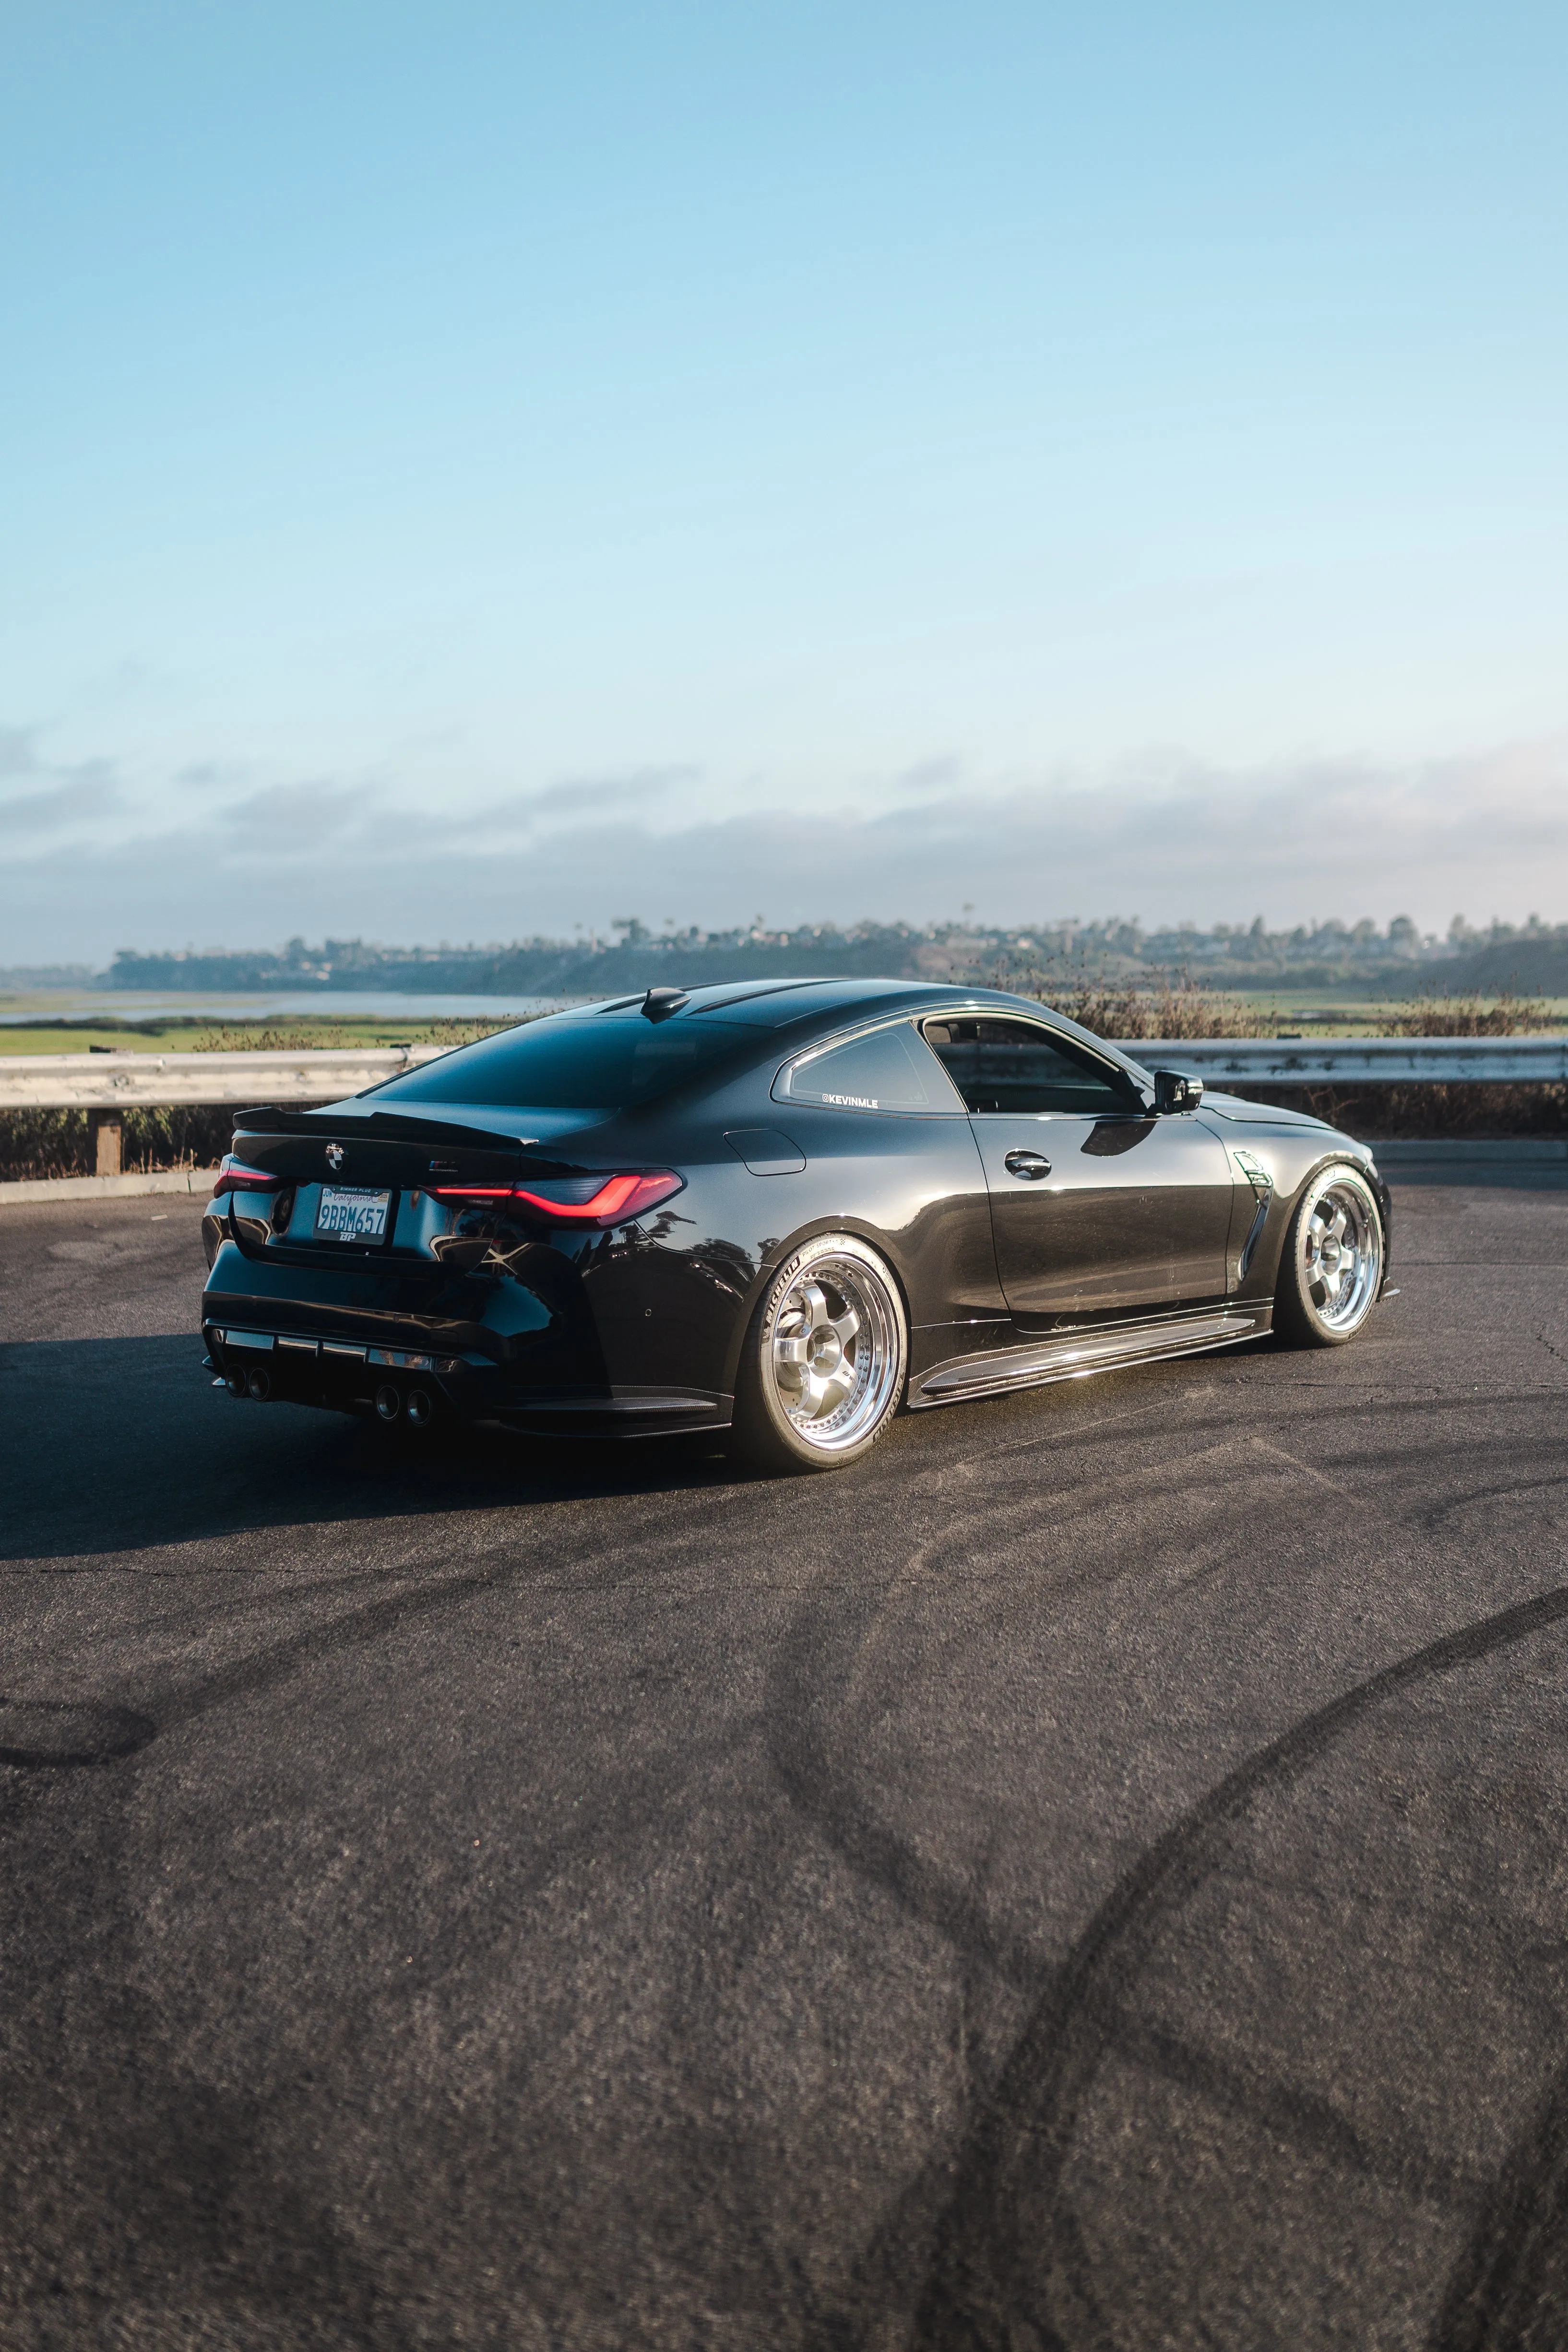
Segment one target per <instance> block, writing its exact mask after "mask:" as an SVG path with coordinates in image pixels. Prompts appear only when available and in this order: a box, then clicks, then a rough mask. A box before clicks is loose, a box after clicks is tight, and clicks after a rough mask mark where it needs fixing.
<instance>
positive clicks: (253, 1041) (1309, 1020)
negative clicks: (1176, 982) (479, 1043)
mask: <svg viewBox="0 0 1568 2352" xmlns="http://www.w3.org/2000/svg"><path fill="white" fill-rule="evenodd" d="M1194 996H1195V998H1196V999H1197V1000H1198V1001H1199V1002H1201V1003H1203V1004H1205V1005H1207V1006H1210V1007H1212V1008H1213V1009H1214V1011H1215V1013H1229V1014H1231V1015H1232V1016H1241V1017H1243V1018H1254V1019H1256V1020H1257V1021H1258V1023H1259V1024H1261V1026H1262V1029H1263V1033H1264V1034H1274V1035H1279V1034H1298V1033H1299V1034H1301V1035H1303V1036H1310V1037H1355V1036H1376V1035H1379V1034H1383V1033H1384V1032H1385V1031H1387V1030H1388V1029H1389V1028H1390V1027H1391V1026H1392V1025H1393V1024H1394V1021H1395V1020H1396V1019H1397V1018H1398V1017H1399V1016H1400V1015H1401V1014H1402V1013H1409V1012H1410V1011H1411V1010H1412V1009H1413V1008H1414V1007H1415V1005H1416V1004H1418V1003H1439V1004H1440V1003H1442V1002H1443V1000H1442V998H1441V997H1436V998H1429V997H1424V996H1412V997H1408V998H1405V999H1404V1000H1401V1001H1395V1000H1394V999H1392V998H1389V997H1386V996H1385V997H1370V996H1363V995H1354V994H1352V993H1351V992H1348V991H1347V992H1346V993H1345V994H1344V995H1342V996H1340V995H1336V994H1335V993H1334V992H1333V991H1331V990H1324V989H1321V988H1317V989H1301V990H1293V989H1289V988H1279V989H1270V990H1268V991H1267V992H1265V991H1257V990H1245V989H1217V988H1215V989H1202V990H1199V991H1196V992H1194ZM1193 1009H1194V1011H1195V1010H1196V1009H1197V1007H1196V1004H1194V1008H1193ZM35 1011H36V1018H34V1019H31V1020H28V1021H26V1022H16V1023H15V1024H13V1023H11V1022H8V1021H0V1055H5V1054H85V1053H86V1052H88V1051H89V1048H90V1047H92V1046H94V1045H100V1046H108V1047H109V1048H110V1050H113V1049H115V1048H119V1049H120V1050H121V1051H122V1052H129V1053H159V1052H164V1053H170V1052H172V1053H187V1054H188V1053H203V1052H205V1053H210V1052H213V1051H214V1050H215V1049H217V1048H220V1047H222V1048H226V1049H228V1050H230V1051H234V1052H238V1051H242V1050H243V1049H244V1048H245V1047H246V1046H252V1047H255V1048H256V1049H258V1050H259V1051H264V1052H265V1051H271V1052H278V1053H289V1052H294V1051H297V1050H299V1049H300V1048H301V1047H304V1046H311V1045H314V1046H322V1047H340V1048H343V1047H353V1046H364V1045H463V1044H465V1043H466V1042H467V1041H468V1039H469V1038H470V1037H481V1036H485V1035H488V1034H489V1033H490V1031H492V1030H495V1029H503V1028H508V1027H510V1026H511V1025H512V1024H513V1023H515V1022H516V1021H518V1020H520V1019H521V1018H522V1017H524V1016H522V1015H521V1014H517V1013H505V1012H500V1013H496V1014H495V1015H494V1016H493V1017H492V1018H490V1019H488V1020H465V1021H453V1020H442V1019H431V1020H427V1021H422V1020H419V1019H418V1018H417V1017H415V1016H410V1015H406V1014H405V1015H397V1016H387V1015H382V1016H379V1017H378V1016H376V1015H375V1014H373V1013H353V1014H349V1015H333V1014H331V1013H272V1014H257V1015H254V1016H242V1017H239V1018H236V1019H227V1020H215V1019H213V1018H212V1017H210V1016H209V1015H207V1014H205V1013H169V1012H160V1013H152V1014H149V1015H147V1016H146V1017H144V1018H142V1019H135V1018H129V1017H121V1016H119V1015H116V1014H113V1013H90V1014H86V1015H81V1014H77V1015H73V1014H72V1012H71V1010H70V1007H69V1002H68V999H62V998H58V997H56V998H52V999H36V998H35V999H29V998H26V997H16V996H13V997H6V996H4V995H0V1014H6V1013H34V1012H35ZM1530 1011H1531V1026H1532V1027H1533V1026H1535V1025H1536V1024H1537V1023H1538V1022H1540V1023H1544V1024H1546V1025H1547V1026H1549V1027H1551V1028H1552V1029H1559V1028H1568V997H1548V998H1545V999H1541V1000H1535V1001H1532V1003H1531V1006H1530ZM1080 1017H1083V1016H1082V1014H1080ZM1091 1025H1093V1024H1091ZM1222 1025H1224V1024H1222ZM1186 1034H1198V1033H1197V1032H1196V1031H1195V1030H1188V1031H1187V1033H1186Z"/></svg>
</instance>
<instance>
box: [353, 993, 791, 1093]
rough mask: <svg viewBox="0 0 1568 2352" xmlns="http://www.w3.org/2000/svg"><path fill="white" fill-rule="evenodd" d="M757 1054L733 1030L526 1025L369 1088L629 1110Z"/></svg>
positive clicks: (629, 1022)
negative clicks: (733, 1062)
mask: <svg viewBox="0 0 1568 2352" xmlns="http://www.w3.org/2000/svg"><path fill="white" fill-rule="evenodd" d="M755 1050H756V1047H755V1043H754V1041H753V1040H752V1039H751V1038H749V1037H745V1036H737V1035H736V1034H735V1032H734V1031H733V1030H732V1029H730V1030H725V1029H719V1028H711V1029H710V1028H707V1027H700V1026H699V1024H697V1023H696V1022H694V1021H687V1022H679V1021H661V1022H652V1021H645V1020H644V1019H643V1017H642V1015H641V1013H633V1014H631V1015H629V1016H627V1017H625V1018H620V1019H616V1018H614V1017H612V1018H608V1019H606V1018H604V1017H602V1016H594V1017H590V1018H589V1019H588V1020H585V1021H583V1020H564V1021H563V1020H560V1019H555V1020H545V1021H539V1022H532V1023H531V1024H529V1026H528V1027H527V1028H526V1029H508V1030H504V1031H503V1032H502V1033H501V1034H500V1036H499V1037H483V1038H481V1039H480V1040H479V1044H478V1045H462V1046H459V1048H458V1051H457V1052H456V1053H455V1054H446V1055H442V1057H441V1059H440V1060H439V1061H438V1062H430V1063H428V1064H426V1067H425V1068H424V1069H422V1070H410V1071H409V1073H408V1075H407V1076H406V1077H402V1078H393V1079H392V1080H390V1082H389V1083H388V1084H387V1085H386V1086H384V1087H377V1088H376V1089H375V1100H376V1102H377V1104H378V1105H379V1104H381V1103H387V1102H398V1103H486V1104H489V1105H492V1106H498V1107H504V1108H507V1109H516V1110H521V1109H533V1110H601V1111H605V1112H608V1111H615V1110H629V1109H631V1108H633V1107H634V1106H635V1105H637V1104H638V1103H647V1102H655V1101H657V1100H658V1097H659V1096H660V1095H667V1094H671V1093H673V1092H674V1090H675V1088H676V1087H680V1086H684V1085H685V1084H686V1083H687V1081H688V1080H689V1079H691V1078H700V1077H703V1076H706V1075H707V1073H708V1072H709V1071H710V1070H714V1069H717V1068H718V1067H719V1066H720V1064H721V1063H722V1062H727V1061H733V1060H734V1059H735V1058H736V1057H737V1056H743V1055H747V1054H750V1053H754V1052H755Z"/></svg>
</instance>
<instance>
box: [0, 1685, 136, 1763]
mask: <svg viewBox="0 0 1568 2352" xmlns="http://www.w3.org/2000/svg"><path fill="white" fill-rule="evenodd" d="M157 1736H158V1727H157V1725H156V1724H155V1723H154V1722H153V1718H152V1717H151V1716H146V1715H139V1714H138V1713H137V1712H136V1710H135V1708H134V1707H129V1706H100V1705H98V1704H96V1703H95V1702H92V1701H90V1700H69V1699H38V1698H29V1699H17V1698H0V1764H13V1765H17V1766H20V1767H21V1768H22V1769H26V1770H39V1769H43V1770H59V1769H62V1768H68V1767H69V1766H72V1765H80V1764H117V1763H118V1762H119V1761H120V1759H121V1757H122V1756H134V1755H135V1753H136V1751H137V1749H138V1748H145V1747H146V1745H147V1742H148V1741H149V1740H150V1739H155V1738H157Z"/></svg>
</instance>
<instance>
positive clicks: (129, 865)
mask: <svg viewBox="0 0 1568 2352" xmlns="http://www.w3.org/2000/svg"><path fill="white" fill-rule="evenodd" d="M692 775H693V772H692V771H690V770H686V769H680V770H672V769H663V768H652V767H649V768H647V769H640V770H632V771H628V772H626V773H625V774H623V775H618V776H608V777H598V778H593V779H587V780H583V781H575V782H560V783H557V784H553V785H550V786H547V787H545V788H544V789H543V790H542V791H540V792H538V793H519V794H516V795H514V796H510V797H509V798H507V799H505V800H502V801H494V802H491V803H488V804H486V805H484V806H481V807H479V808H478V809H471V810H468V811H465V812H462V813H460V814H432V812H431V811H430V808H429V805H428V803H426V804H424V805H423V806H416V807H414V808H411V809H405V808H401V807H399V806H398V805H397V803H395V800H394V798H393V797H392V794H391V791H390V788H386V789H383V788H381V787H379V786H372V785H369V784H342V783H332V782H319V783H314V784H311V783H302V784H279V785H273V786H270V787H268V788H267V789H266V790H265V791H260V792H257V793H252V794H250V795H249V796H248V797H247V799H246V800H244V801H243V802H241V803H238V804H237V806H236V807H235V808H234V809H232V810H231V811H229V812H228V814H227V815H226V816H225V817H222V818H213V817H209V816H208V815H207V814H205V811H204V812H203V813H202V815H201V818H200V820H199V822H192V823H190V824H183V825H180V826H178V827H175V828H174V829H172V830H170V831H168V832H166V833H163V834H161V835H158V836H156V837H154V836H152V835H142V836H140V837H137V836H135V835H132V836H130V837H125V835H124V832H123V827H122V826H121V827H119V828H112V827H110V826H109V825H108V824H105V825H104V826H103V827H102V829H101V831H100V842H99V845H98V846H97V847H96V848H91V847H89V845H87V844H85V843H84V844H82V845H79V846H76V847H73V849H72V852H71V854H70V856H68V857H65V856H57V855H55V854H53V853H52V852H51V851H50V850H49V846H48V840H47V835H40V836H39V837H38V841H37V848H34V847H33V846H32V844H31V842H30V841H29V842H28V843H27V844H26V845H25V846H26V854H23V849H24V845H22V844H21V843H20V842H19V843H18V846H17V848H16V850H14V851H12V852H11V853H10V854H8V855H7V856H6V858H5V860H3V861H0V940H3V941H4V945H5V957H4V960H5V961H58V960H60V959H62V958H67V957H73V958H74V957H82V956H107V954H108V953H109V952H110V950H111V949H112V948H113V947H114V946H116V945H118V944H120V943H121V941H122V940H130V939H132V937H133V938H134V941H135V943H136V944H139V945H142V946H144V947H155V946H159V945H162V944H165V943H167V942H168V941H170V940H183V939H185V938H188V937H191V936H193V935H195V933H197V932H200V933H202V934H203V935H205V934H206V933H207V932H208V931H209V930H210V929H211V883H212V875H213V870H214V866H215V861H216V864H217V865H218V866H219V867H220V869H221V871H222V872H223V874H224V876H225V877H226V884H233V885H236V886H238V887H239V888H240V889H241V891H242V894H243V895H242V897H241V898H239V899H238V900H237V903H239V904H242V905H243V907H244V910H245V912H244V920H243V929H244V930H245V933H246V937H247V940H269V939H274V938H276V939H283V938H287V937H289V935H291V934H292V933H294V932H298V931H303V932H305V933H307V935H309V936H311V937H320V936H322V935H324V934H331V935H332V936H336V937H339V938H342V937H347V936H352V935H353V934H355V933H359V934H361V935H363V936H364V937H367V938H380V939H385V940H409V941H414V940H423V941H435V940H439V939H441V938H443V937H446V938H450V939H469V938H473V939H481V940H482V939H510V938H517V937H520V936H525V935H527V934H530V933H533V932H544V933H548V934H551V935H552V936H558V937H569V936H570V935H571V933H572V930H573V929H574V925H575V924H577V923H579V922H581V923H584V924H585V925H588V926H598V927H600V928H603V927H605V925H607V923H608V921H609V919H610V918H611V917H612V916H613V915H616V914H624V913H626V912H628V911H629V912H633V913H640V914H641V915H642V917H643V918H644V919H645V920H647V921H650V922H651V923H652V924H653V925H654V926H655V927H656V928H657V926H658V923H659V922H660V921H661V920H662V919H663V918H664V917H665V916H667V915H668V916H671V917H673V919H675V920H676V921H677V922H678V923H679V924H682V925H684V924H686V923H689V922H695V923H698V924H700V925H703V926H706V927H710V928H717V927H720V926H722V925H728V924H731V923H733V922H736V921H738V920H742V919H745V918H747V917H749V916H750V915H751V914H752V911H753V910H754V909H755V908H764V909H765V910H766V913H767V917H768V919H769V920H770V922H773V923H785V922H788V923H797V922H803V921H834V922H840V923H843V922H852V921H854V920H856V919H859V918H861V917H863V916H872V917H877V918H880V919H893V918H897V917H904V918H907V919H909V920H910V921H913V922H924V921H929V920H933V919H943V918H949V917H952V916H956V915H957V914H958V912H959V911H960V909H961V908H962V907H963V904H964V902H965V901H966V900H967V901H970V902H972V903H973V907H974V908H975V909H976V912H977V914H978V915H979V916H980V917H981V918H982V919H986V920H989V921H996V922H1007V923H1012V922H1025V921H1040V920H1049V919H1053V918H1060V917H1062V916H1066V915H1073V914H1076V915H1079V916H1082V917H1090V916H1096V915H1101V914H1107V913H1111V912H1116V911H1121V913H1123V914H1126V915H1128V916H1133V915H1136V916H1138V917H1140V918H1141V919H1142V920H1143V921H1144V922H1145V923H1148V924H1154V923H1164V922H1167V921H1179V920H1183V919H1191V920H1194V921H1196V922H1199V923H1209V922H1213V921H1215V920H1220V919H1224V920H1230V921H1235V920H1238V919H1247V918H1250V917H1251V916H1252V915H1254V914H1257V913H1259V912H1261V913H1262V914H1264V916H1265V917H1266V918H1267V919H1268V922H1269V923H1270V925H1272V926H1278V925H1280V924H1289V923H1292V922H1295V921H1298V920H1303V919H1307V918H1308V917H1310V916H1328V915H1339V916H1341V917H1342V918H1343V919H1346V920H1349V921H1353V920H1356V919H1359V918H1361V917H1363V916H1371V917H1373V919H1376V920H1378V921H1380V922H1382V921H1384V920H1386V919H1387V918H1388V917H1389V916H1390V915H1392V914H1394V913H1397V912H1401V911H1405V910H1406V909H1407V910H1408V911H1410V912H1411V913H1412V914H1414V915H1415V918H1416V919H1417V921H1418V922H1420V924H1421V925H1422V927H1423V928H1424V929H1444V928H1446V927H1447V922H1448V920H1449V919H1450V917H1451V916H1452V915H1454V914H1455V913H1457V912H1464V913H1466V914H1468V915H1469V916H1470V917H1471V919H1474V920H1478V921H1484V920H1486V919H1489V917H1491V916H1493V915H1502V916H1505V917H1507V918H1509V919H1521V918H1522V916H1523V915H1525V914H1526V913H1528V912H1530V911H1531V910H1532V909H1533V910H1539V911H1542V912H1543V913H1546V914H1549V915H1550V914H1552V913H1553V912H1557V911H1563V910H1568V740H1563V739H1553V740H1543V741H1536V742H1534V743H1521V744H1514V745H1509V746H1500V747H1498V748H1497V749H1495V750H1493V751H1488V752H1485V753H1480V754H1477V755H1476V756H1474V757H1471V758H1468V759H1455V760H1448V761H1436V762H1427V763H1425V764H1422V765H1411V766H1408V767H1402V768H1394V767H1379V766H1375V765H1373V764H1372V763H1369V762H1365V761H1352V760H1342V761H1331V760H1304V761H1298V762H1295V763H1280V764H1277V765H1275V766H1272V767H1270V768H1268V769H1258V770H1239V769H1237V770H1231V769H1220V768H1217V767H1213V766H1205V765H1203V764H1201V763H1199V762H1195V761H1186V762H1183V761H1179V760H1160V761H1156V760H1154V759H1152V758H1144V759H1142V760H1140V761H1138V762H1137V763H1136V764H1135V765H1133V764H1130V765H1129V767H1128V768H1126V769H1124V770H1123V771H1121V772H1120V773H1118V774H1114V775H1111V776H1109V777H1106V778H1104V779H1102V780H1100V781H1094V780H1090V779H1086V778H1082V777H1079V778H1072V777H1044V778H1037V779H1022V778H1016V777H1015V778H1010V779H1003V780H996V781H994V782H993V783H992V784H991V786H990V788H989V789H984V788H982V787H980V786H979V785H978V784H973V783H965V782H964V781H963V776H962V772H960V775H959V778H958V781H957V782H955V783H953V784H952V785H950V786H949V787H948V788H947V789H938V790H936V791H931V790H929V789H922V787H924V786H925V785H926V784H927V782H928V775H927V774H926V773H922V774H921V775H920V776H919V778H918V779H916V780H913V782H912V785H911V788H910V790H909V792H908V794H907V797H905V798H903V799H901V800H900V801H899V802H897V803H895V804H894V805H892V806H888V805H885V804H884V805H882V806H880V807H875V806H874V807H873V809H872V811H871V812H870V813H867V812H864V811H857V810H856V809H854V808H853V807H852V806H850V805H848V803H847V796H845V797H841V798H840V800H839V802H838V803H837V808H835V807H834V806H833V805H832V803H831V798H830V796H825V795H824V793H821V792H819V791H816V790H814V791H812V792H810V793H804V792H803V793H801V795H800V798H799V802H798V804H797V805H790V804H789V803H788V799H787V796H786V794H785V793H784V791H783V790H782V789H781V788H780V787H779V786H778V785H776V784H775V785H773V787H772V788H771V789H770V790H769V791H768V792H767V793H765V794H764V793H763V791H762V790H761V789H760V788H759V787H755V786H752V785H751V784H748V785H747V787H746V789H745V792H744V793H743V795H742V792H741V791H740V790H739V789H737V791H736V793H735V796H734V798H735V805H734V807H733V809H732V812H731V814H718V815H704V816H700V817H699V816H697V815H695V814H692V813H691V803H690V802H689V800H688V799H687V797H686V791H685V788H686V786H687V784H688V782H689V780H690V779H691V777H692ZM930 781H935V779H930ZM712 789H713V788H712V787H711V786H709V787H707V792H708V795H709V797H710V799H711V796H712ZM26 797H27V798H31V797H33V796H32V795H28V796H26ZM116 834H118V836H119V837H115V835H116ZM128 915H129V918H130V921H129V925H128V920H127V918H128Z"/></svg>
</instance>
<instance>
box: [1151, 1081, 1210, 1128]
mask: <svg viewBox="0 0 1568 2352" xmlns="http://www.w3.org/2000/svg"><path fill="white" fill-rule="evenodd" d="M1203 1098H1204V1082H1203V1080H1202V1078H1189V1077H1188V1076H1187V1075H1186V1073H1185V1071H1184V1070H1156V1071H1155V1073H1154V1109H1155V1113H1156V1115H1157V1116H1158V1117H1159V1118H1164V1116H1165V1114H1166V1112H1167V1111H1173V1110H1196V1108H1197V1107H1198V1105H1199V1103H1201V1102H1202V1100H1203Z"/></svg>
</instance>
